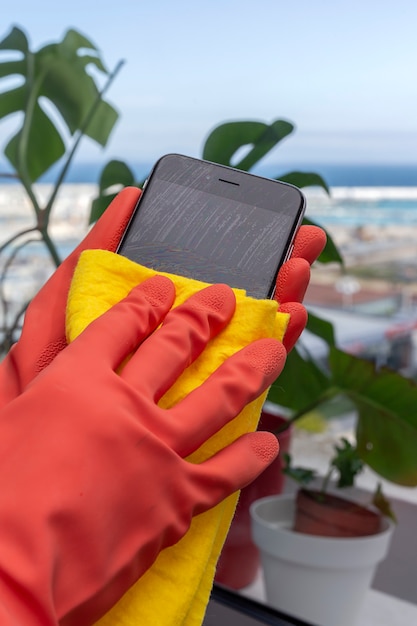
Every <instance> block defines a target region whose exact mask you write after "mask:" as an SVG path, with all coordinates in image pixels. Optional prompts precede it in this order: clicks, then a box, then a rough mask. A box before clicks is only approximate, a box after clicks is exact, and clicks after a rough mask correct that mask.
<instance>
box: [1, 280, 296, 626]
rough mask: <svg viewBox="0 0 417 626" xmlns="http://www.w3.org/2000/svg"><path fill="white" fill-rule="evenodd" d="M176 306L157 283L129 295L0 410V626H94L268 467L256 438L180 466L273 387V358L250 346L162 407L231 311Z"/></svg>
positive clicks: (223, 290) (280, 357)
mask: <svg viewBox="0 0 417 626" xmlns="http://www.w3.org/2000/svg"><path fill="white" fill-rule="evenodd" d="M174 295H175V294H174V287H173V285H172V283H171V281H170V280H169V279H167V278H164V277H162V276H156V277H155V278H152V279H150V280H148V281H146V282H144V283H142V285H140V286H138V287H136V288H135V289H134V290H133V291H132V292H131V293H130V295H129V296H128V297H127V298H126V299H125V300H123V301H122V302H121V303H119V304H117V305H116V306H114V307H113V308H112V309H111V310H110V311H108V312H107V313H105V314H104V315H102V316H101V317H99V318H98V319H97V320H95V321H94V322H92V323H91V324H90V325H89V326H88V327H87V329H86V330H85V331H84V332H83V333H82V334H81V335H80V336H79V337H78V338H77V339H76V340H75V341H74V342H73V343H71V345H69V346H68V347H66V348H65V349H64V350H63V351H62V352H61V353H60V354H59V355H58V356H57V357H56V358H55V359H54V361H53V362H52V363H51V364H50V365H49V366H48V367H47V368H46V369H45V370H44V371H43V372H42V373H40V374H39V375H38V376H36V378H35V379H34V380H33V382H32V383H29V384H28V385H27V387H26V389H25V391H24V392H23V393H22V394H20V395H19V396H18V397H17V398H16V399H15V400H13V401H12V402H10V403H9V404H7V406H5V407H4V408H3V409H2V411H1V412H0V459H1V462H0V482H1V489H0V623H1V624H2V625H3V624H4V626H29V625H30V626H33V625H35V624H36V625H38V624H42V626H51V625H55V626H56V624H57V623H58V622H59V623H60V624H61V626H72V625H76V626H84V625H87V624H92V623H94V622H95V621H96V620H97V619H98V617H99V616H101V615H102V614H104V613H105V612H106V611H107V610H108V609H109V608H110V607H111V606H112V605H113V604H114V603H115V602H116V601H117V600H118V599H119V597H121V595H123V593H124V592H125V591H126V590H127V589H128V588H129V587H130V586H131V584H132V583H133V582H134V581H135V580H137V579H138V578H139V577H140V576H141V575H142V574H143V573H144V572H145V570H146V569H147V568H149V567H150V565H151V564H152V563H153V561H154V560H155V558H156V556H157V555H158V553H159V552H160V551H161V550H162V549H163V548H165V547H167V546H169V545H172V544H174V543H176V542H177V541H178V540H179V539H180V538H181V537H182V536H183V535H184V534H185V533H186V531H187V529H188V527H189V524H190V522H191V518H192V516H194V515H198V514H199V513H202V512H204V511H205V510H207V509H209V508H211V507H213V506H214V505H216V504H217V503H218V502H219V501H221V500H223V499H224V498H225V497H227V496H228V495H229V494H231V493H233V492H234V491H236V490H238V489H240V488H242V487H244V486H245V485H246V484H248V483H249V482H251V481H252V480H253V479H254V478H255V477H256V476H257V475H259V474H260V473H261V472H262V471H263V470H264V469H265V467H266V466H267V465H268V464H269V463H270V462H271V461H272V460H273V459H274V458H275V457H276V455H277V452H278V444H277V441H276V438H275V437H274V436H273V435H272V434H270V433H266V432H259V433H251V434H248V435H244V436H243V437H241V438H239V439H238V440H237V441H235V442H234V443H232V444H231V445H229V446H227V447H226V448H224V449H223V450H222V451H221V452H219V453H217V454H216V455H215V456H213V457H211V458H210V459H208V460H207V461H205V462H203V463H201V464H199V465H198V464H197V465H195V464H191V463H190V462H188V461H185V460H184V458H185V457H186V456H187V455H189V454H190V453H191V452H193V451H194V450H196V449H197V448H198V447H199V446H200V445H201V444H202V443H203V442H205V441H206V439H208V438H209V437H210V436H211V435H212V434H214V433H215V432H216V431H217V430H219V429H220V428H222V427H223V426H224V425H225V424H226V423H227V422H228V421H230V420H231V419H233V418H234V417H235V416H236V415H237V414H238V413H239V412H240V411H241V410H242V408H243V407H244V406H245V405H246V404H247V403H248V402H250V401H252V400H253V399H255V397H257V396H258V395H259V394H261V393H262V392H263V391H264V390H265V389H266V388H267V387H268V386H269V385H270V384H271V383H272V381H273V380H274V379H275V378H276V377H277V376H278V375H279V373H280V371H281V369H282V367H283V365H284V361H285V349H284V347H283V346H282V344H281V343H279V342H278V341H276V340H273V339H265V340H259V341H257V342H255V343H252V344H250V345H249V346H248V347H247V348H244V349H243V350H241V351H240V352H238V353H236V354H235V355H234V356H232V357H230V358H229V359H228V360H226V361H225V363H224V364H223V365H222V366H221V367H220V368H219V369H218V370H217V371H216V372H215V373H214V374H213V375H212V376H211V377H210V378H209V379H208V380H207V381H206V382H205V383H204V384H202V385H201V386H200V387H198V388H197V389H195V390H194V391H193V392H192V393H191V394H189V395H188V396H187V397H185V398H184V399H183V400H182V401H181V402H180V403H178V404H177V405H176V406H174V407H172V408H171V409H168V410H164V409H161V408H159V407H158V406H157V402H158V400H159V399H160V398H161V396H162V395H163V394H164V393H165V392H166V390H167V389H168V388H170V386H171V385H172V384H173V383H174V382H175V380H176V379H177V378H178V376H179V375H180V374H181V372H182V371H183V370H184V369H185V367H186V366H188V365H189V363H190V362H192V361H193V360H194V359H196V358H197V356H198V355H199V354H200V353H201V352H202V351H203V350H204V348H205V346H206V344H207V342H208V341H209V339H210V338H212V337H213V336H215V335H217V334H218V333H219V332H220V331H221V330H222V329H223V328H225V326H226V325H227V323H228V322H229V320H230V319H231V317H232V315H233V312H234V307H235V298H234V294H233V292H232V290H231V289H230V288H229V287H227V286H225V285H214V286H211V287H208V288H206V289H204V290H202V291H200V292H198V293H197V294H195V295H194V296H192V297H191V298H190V299H189V300H187V301H186V302H185V303H184V304H183V305H181V306H179V307H177V308H175V309H173V310H172V311H171V312H169V313H168V315H167V312H168V311H169V309H170V307H171V305H172V302H173V299H174ZM165 316H166V317H165ZM164 317H165V320H164V322H163V324H162V326H160V327H159V328H158V329H157V330H155V328H157V327H158V326H159V324H160V323H161V321H162V320H163V319H164ZM131 354H132V355H133V356H132V357H131V359H130V360H129V361H128V362H127V364H126V365H125V366H124V368H123V369H122V370H121V373H120V375H119V374H116V370H117V369H118V368H119V366H120V364H121V363H124V362H125V359H126V357H127V356H128V355H131Z"/></svg>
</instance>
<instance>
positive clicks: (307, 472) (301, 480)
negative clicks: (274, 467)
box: [282, 452, 317, 486]
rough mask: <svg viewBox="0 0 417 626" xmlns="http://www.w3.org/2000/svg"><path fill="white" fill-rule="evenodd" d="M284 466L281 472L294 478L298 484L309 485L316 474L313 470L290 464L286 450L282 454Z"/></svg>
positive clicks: (289, 457)
mask: <svg viewBox="0 0 417 626" xmlns="http://www.w3.org/2000/svg"><path fill="white" fill-rule="evenodd" d="M283 459H284V467H283V468H282V473H283V474H285V475H286V476H288V477H289V478H292V479H293V480H295V482H296V483H298V484H299V485H304V486H306V485H309V484H310V483H311V482H312V481H313V480H314V479H315V478H316V476H317V472H316V471H315V470H312V469H309V468H306V467H294V466H293V465H291V456H290V455H289V454H288V453H287V452H286V453H285V454H284V457H283Z"/></svg>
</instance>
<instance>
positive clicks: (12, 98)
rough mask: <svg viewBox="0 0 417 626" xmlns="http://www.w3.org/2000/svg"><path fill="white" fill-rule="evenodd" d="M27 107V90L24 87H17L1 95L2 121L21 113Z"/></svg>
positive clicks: (0, 113)
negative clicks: (3, 118) (13, 114)
mask: <svg viewBox="0 0 417 626" xmlns="http://www.w3.org/2000/svg"><path fill="white" fill-rule="evenodd" d="M24 106H25V89H24V87H16V89H10V91H4V92H3V93H0V119H1V118H2V117H6V116H7V115H11V114H12V113H16V112H17V111H21V110H22V108H23V107H24Z"/></svg>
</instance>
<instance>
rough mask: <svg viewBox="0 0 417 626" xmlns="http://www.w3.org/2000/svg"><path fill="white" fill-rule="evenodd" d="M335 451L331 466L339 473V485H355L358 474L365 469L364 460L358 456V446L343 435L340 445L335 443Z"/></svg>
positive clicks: (341, 486)
mask: <svg viewBox="0 0 417 626" xmlns="http://www.w3.org/2000/svg"><path fill="white" fill-rule="evenodd" d="M335 452H336V454H335V455H334V457H333V458H332V459H331V460H330V467H331V468H334V469H335V470H336V471H337V473H338V479H337V486H338V487H340V488H343V487H353V484H354V482H355V478H356V476H357V474H359V473H360V472H362V471H363V468H364V462H363V461H362V459H361V458H360V457H359V456H358V453H357V451H356V447H354V446H352V444H351V443H350V441H348V440H347V439H346V438H345V437H342V439H341V441H340V444H339V445H337V444H336V445H335Z"/></svg>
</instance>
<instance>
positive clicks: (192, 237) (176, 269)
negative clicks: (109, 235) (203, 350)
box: [118, 155, 304, 298]
mask: <svg viewBox="0 0 417 626" xmlns="http://www.w3.org/2000/svg"><path fill="white" fill-rule="evenodd" d="M303 208H304V198H303V196H302V194H301V193H300V192H299V190H298V189H296V188H295V187H293V186H291V185H285V184H284V183H279V182H277V181H272V180H269V179H264V178H261V177H258V176H254V175H251V174H247V173H244V172H239V171H237V170H233V169H231V168H226V167H222V166H218V165H214V164H211V163H208V162H206V161H200V160H198V159H192V158H189V157H182V156H180V155H167V156H166V157H163V158H162V159H161V160H160V161H159V162H158V164H157V165H156V167H155V168H154V170H153V173H152V175H151V176H150V178H149V182H148V185H147V187H146V189H145V191H144V193H143V195H142V198H141V199H140V201H139V204H138V208H137V211H136V213H135V215H134V217H133V219H132V220H131V223H130V225H129V228H128V230H127V232H126V234H125V236H124V238H123V240H122V243H121V245H120V248H119V250H118V252H119V253H120V254H122V255H124V256H126V257H128V258H130V259H132V260H133V261H136V262H138V263H141V264H142V265H145V266H147V267H151V268H153V269H156V270H158V271H164V272H170V273H172V274H179V275H181V276H187V277H190V278H194V279H197V280H201V281H203V282H207V283H226V284H228V285H230V286H231V287H237V288H241V289H245V290H246V292H247V294H248V295H250V296H253V297H255V298H266V297H269V296H270V293H271V288H272V286H273V284H274V282H275V277H276V273H277V270H278V267H279V265H280V263H282V261H283V260H284V257H285V253H286V252H287V250H288V245H289V243H290V241H291V239H292V236H293V235H294V233H295V230H296V227H297V226H298V224H299V221H300V218H301V216H302V212H303Z"/></svg>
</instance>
